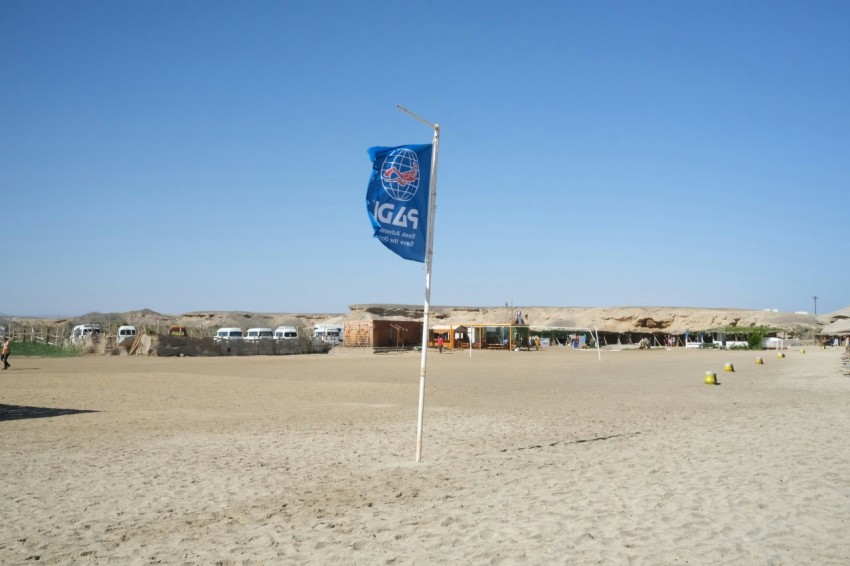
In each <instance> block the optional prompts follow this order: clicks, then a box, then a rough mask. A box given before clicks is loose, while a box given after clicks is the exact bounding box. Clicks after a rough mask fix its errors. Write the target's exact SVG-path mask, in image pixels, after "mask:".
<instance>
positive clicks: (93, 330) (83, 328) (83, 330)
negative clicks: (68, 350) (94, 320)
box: [70, 324, 100, 342]
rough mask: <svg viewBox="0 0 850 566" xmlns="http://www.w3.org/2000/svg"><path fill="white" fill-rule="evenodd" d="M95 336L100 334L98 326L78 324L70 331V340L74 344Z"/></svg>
mask: <svg viewBox="0 0 850 566" xmlns="http://www.w3.org/2000/svg"><path fill="white" fill-rule="evenodd" d="M95 334H100V325H99V324H78V325H77V326H75V327H74V328H73V329H72V330H71V336H70V338H71V341H72V342H74V341H77V340H82V339H83V338H86V337H87V336H94V335H95Z"/></svg>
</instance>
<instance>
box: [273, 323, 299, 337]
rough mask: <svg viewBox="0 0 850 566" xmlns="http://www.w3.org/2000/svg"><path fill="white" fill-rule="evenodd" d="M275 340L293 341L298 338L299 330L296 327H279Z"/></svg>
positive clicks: (276, 329) (275, 333) (276, 330)
mask: <svg viewBox="0 0 850 566" xmlns="http://www.w3.org/2000/svg"><path fill="white" fill-rule="evenodd" d="M274 338H275V340H293V339H295V338H298V329H297V328H295V327H294V326H278V327H277V328H275V330H274Z"/></svg>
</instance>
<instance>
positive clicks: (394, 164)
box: [381, 148, 419, 202]
mask: <svg viewBox="0 0 850 566" xmlns="http://www.w3.org/2000/svg"><path fill="white" fill-rule="evenodd" d="M381 186H383V187H384V190H385V191H387V194H388V195H390V196H391V197H392V198H394V199H396V200H400V201H402V202H407V201H409V200H410V199H412V198H413V197H414V195H416V191H417V190H418V189H419V158H418V157H416V152H414V151H412V150H409V149H407V148H399V149H396V150H394V151H392V152H391V153H390V154H389V155H388V156H387V158H386V159H385V160H384V165H383V166H382V167H381Z"/></svg>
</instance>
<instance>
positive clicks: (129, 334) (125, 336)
mask: <svg viewBox="0 0 850 566" xmlns="http://www.w3.org/2000/svg"><path fill="white" fill-rule="evenodd" d="M135 339H136V327H135V326H119V327H118V334H117V336H116V338H115V342H116V343H117V344H120V343H121V342H123V341H124V340H135Z"/></svg>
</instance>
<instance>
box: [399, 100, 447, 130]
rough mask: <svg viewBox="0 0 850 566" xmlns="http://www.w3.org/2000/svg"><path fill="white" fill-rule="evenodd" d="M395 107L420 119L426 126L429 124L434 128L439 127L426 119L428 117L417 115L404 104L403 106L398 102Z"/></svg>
mask: <svg viewBox="0 0 850 566" xmlns="http://www.w3.org/2000/svg"><path fill="white" fill-rule="evenodd" d="M395 107H396V108H398V109H399V110H401V111H402V112H404V113H405V114H408V115H410V116H411V117H413V118H416V119H417V120H419V121H420V122H422V123H423V124H425V125H426V126H428V127H430V128H432V129H436V128H437V126H435V125H434V124H432V123H431V122H429V121H428V120H426V119H424V118H422V117H421V116H417V115H416V114H414V113H413V112H411V111H410V110H408V109H407V108H405V107H404V106H402V105H401V104H396V105H395Z"/></svg>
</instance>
